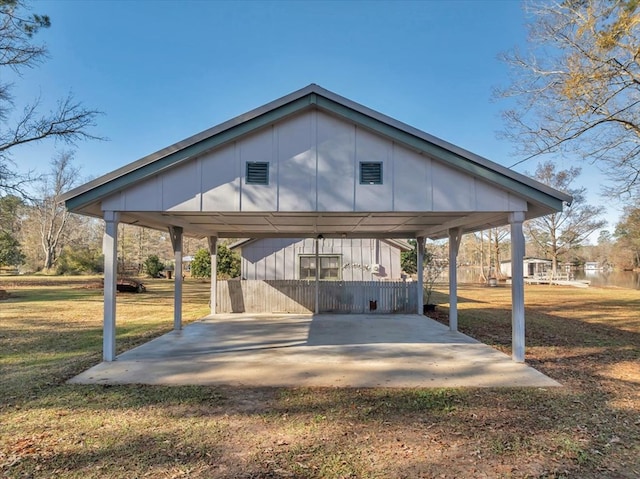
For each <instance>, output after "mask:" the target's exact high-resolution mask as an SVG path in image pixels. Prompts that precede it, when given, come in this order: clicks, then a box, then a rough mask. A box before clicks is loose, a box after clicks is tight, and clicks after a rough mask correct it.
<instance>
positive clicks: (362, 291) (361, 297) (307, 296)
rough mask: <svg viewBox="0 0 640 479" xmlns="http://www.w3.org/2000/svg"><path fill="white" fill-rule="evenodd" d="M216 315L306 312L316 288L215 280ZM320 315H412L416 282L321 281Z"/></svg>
mask: <svg viewBox="0 0 640 479" xmlns="http://www.w3.org/2000/svg"><path fill="white" fill-rule="evenodd" d="M216 297H217V304H216V309H217V312H219V313H309V312H314V311H315V297H316V285H315V282H314V281H301V280H272V281H269V280H267V281H259V280H229V281H218V285H217V295H216ZM319 302H320V312H321V313H331V312H335V313H384V314H389V313H415V312H416V309H417V308H416V283H414V282H404V281H321V282H320V291H319Z"/></svg>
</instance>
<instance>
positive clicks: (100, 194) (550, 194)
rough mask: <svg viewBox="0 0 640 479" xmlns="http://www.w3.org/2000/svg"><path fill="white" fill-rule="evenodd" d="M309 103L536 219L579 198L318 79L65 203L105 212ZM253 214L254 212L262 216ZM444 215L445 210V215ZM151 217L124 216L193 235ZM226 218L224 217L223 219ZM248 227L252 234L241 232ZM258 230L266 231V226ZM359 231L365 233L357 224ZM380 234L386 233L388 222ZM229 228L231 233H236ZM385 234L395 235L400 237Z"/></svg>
mask: <svg viewBox="0 0 640 479" xmlns="http://www.w3.org/2000/svg"><path fill="white" fill-rule="evenodd" d="M308 109H318V110H322V111H325V112H328V113H330V114H332V115H336V116H338V117H341V118H344V119H347V120H349V121H351V122H353V123H356V124H358V125H360V126H362V127H364V128H366V129H368V130H370V131H372V132H375V133H377V134H379V135H382V136H384V137H387V138H389V139H391V140H393V141H395V142H398V143H400V144H403V145H405V146H406V147H408V148H410V149H412V150H414V151H418V152H420V153H425V154H427V155H428V156H429V157H431V158H434V159H437V160H438V161H441V162H443V163H445V164H447V165H448V166H450V167H453V168H455V169H457V170H460V171H463V172H466V173H468V174H470V175H473V176H474V177H477V178H480V179H482V180H483V181H486V182H488V183H490V184H493V185H496V186H499V187H500V188H502V189H504V190H506V191H509V192H512V193H514V194H516V195H517V196H520V197H522V198H524V199H526V201H527V202H528V204H529V206H530V211H529V213H528V216H529V217H535V216H541V215H543V214H548V213H551V212H553V211H560V210H561V209H562V205H563V203H570V202H571V201H572V197H571V196H569V195H567V194H565V193H563V192H560V191H558V190H555V189H553V188H550V187H548V186H546V185H544V184H542V183H539V182H537V181H535V180H533V179H531V178H529V177H527V176H525V175H522V174H520V173H517V172H515V171H513V170H510V169H508V168H506V167H504V166H502V165H499V164H497V163H495V162H493V161H490V160H488V159H486V158H483V157H481V156H478V155H476V154H474V153H471V152H469V151H467V150H464V149H462V148H460V147H458V146H456V145H453V144H451V143H448V142H446V141H444V140H442V139H440V138H437V137H434V136H432V135H430V134H428V133H425V132H423V131H421V130H418V129H416V128H414V127H411V126H409V125H407V124H405V123H402V122H400V121H398V120H395V119H393V118H391V117H388V116H386V115H384V114H382V113H379V112H377V111H374V110H372V109H370V108H367V107H365V106H363V105H360V104H358V103H356V102H353V101H351V100H349V99H347V98H344V97H342V96H339V95H337V94H335V93H333V92H331V91H328V90H326V89H324V88H321V87H320V86H318V85H316V84H311V85H308V86H306V87H305V88H302V89H300V90H298V91H296V92H293V93H291V94H289V95H286V96H284V97H282V98H279V99H277V100H275V101H272V102H270V103H268V104H266V105H264V106H261V107H259V108H256V109H254V110H252V111H250V112H247V113H245V114H243V115H240V116H237V117H235V118H233V119H231V120H229V121H226V122H224V123H221V124H219V125H217V126H214V127H213V128H210V129H207V130H205V131H203V132H200V133H198V134H196V135H193V136H191V137H189V138H186V139H184V140H182V141H180V142H178V143H175V144H173V145H171V146H168V147H166V148H163V149H161V150H159V151H157V152H155V153H152V154H150V155H148V156H145V157H143V158H141V159H139V160H137V161H134V162H133V163H130V164H128V165H125V166H123V167H121V168H118V169H116V170H115V171H112V172H110V173H108V174H106V175H103V176H101V177H99V178H96V179H94V180H92V181H90V182H88V183H86V184H84V185H82V186H80V187H78V188H75V189H73V190H71V191H69V192H67V193H65V194H64V195H62V196H61V201H64V202H65V205H66V207H67V208H68V209H69V210H70V211H72V212H76V213H81V214H87V215H92V216H98V217H100V216H101V214H102V212H101V209H100V202H101V200H102V199H104V198H106V197H108V196H110V195H113V194H114V193H117V192H118V191H122V190H124V189H126V188H127V187H130V186H131V185H134V184H136V183H137V182H140V181H142V180H144V179H146V178H149V177H151V176H153V175H157V174H158V173H161V172H163V171H165V170H168V169H170V168H173V167H175V166H177V165H179V164H181V163H183V162H185V161H188V160H189V159H191V158H194V157H196V156H198V155H201V154H202V153H204V152H206V151H209V150H211V149H213V148H217V147H219V146H221V145H224V144H227V143H229V142H232V141H235V140H237V139H239V138H240V137H243V136H245V135H246V134H248V133H250V132H252V131H255V130H257V129H260V128H263V127H265V126H268V125H270V124H274V123H276V122H278V121H280V120H282V119H284V118H287V117H289V116H291V115H294V114H298V113H300V112H302V111H305V110H308ZM164 213H166V212H164ZM211 213H218V212H211ZM311 214H313V213H311ZM349 214H350V215H351V216H354V218H355V217H356V216H357V217H358V218H359V216H361V215H359V214H354V213H353V212H350V213H349ZM141 215H142V214H141ZM265 215H267V216H270V217H271V218H272V219H278V217H279V214H278V213H265ZM318 215H324V216H327V215H326V213H320V212H318ZM387 215H389V213H386V214H382V215H380V216H382V217H384V216H387ZM420 215H422V217H424V219H425V224H426V225H427V226H428V230H425V231H427V232H428V234H429V235H430V236H431V237H443V236H445V235H446V233H445V230H442V231H440V230H438V228H436V227H435V226H434V225H433V224H432V223H431V222H429V218H428V216H429V213H428V212H421V213H416V217H417V216H420ZM190 216H192V217H193V216H197V215H193V214H192V213H191V214H190ZM218 216H220V217H221V218H222V217H223V216H224V217H225V218H228V217H229V215H228V214H227V213H224V214H223V213H219V214H218ZM237 216H238V217H240V218H241V217H242V213H239V214H238V215H237ZM253 216H255V214H254V215H253ZM437 216H438V214H433V217H434V218H433V219H434V220H435V219H436V217H437ZM439 216H442V215H441V214H439ZM358 218H355V219H352V222H353V223H354V226H357V224H358V221H360V220H359V219H358ZM370 218H371V219H372V220H376V218H377V216H376V215H375V214H373V215H370ZM147 220H148V221H143V220H142V217H141V216H140V215H138V216H137V217H136V218H133V217H131V218H122V221H124V222H135V223H136V224H140V225H143V226H149V227H156V228H157V227H162V226H164V225H165V223H166V224H173V225H176V224H180V225H181V226H185V234H189V233H190V231H189V228H188V226H189V221H188V220H187V221H186V222H185V221H184V218H181V217H180V214H179V213H173V212H172V213H170V214H167V215H164V216H163V215H158V214H157V212H156V213H155V216H154V213H150V214H148V215H147ZM234 221H235V219H234ZM240 221H241V220H240ZM221 222H222V223H224V221H222V220H221ZM443 223H444V224H445V225H453V226H454V227H462V228H463V229H464V230H465V231H477V230H479V229H484V228H485V227H491V226H497V225H498V223H501V224H504V219H503V218H496V217H495V215H487V214H482V215H480V214H479V215H476V216H475V217H473V218H471V217H470V216H469V215H468V212H457V213H456V214H454V215H452V216H451V218H450V219H449V221H444V222H443ZM316 224H317V222H316ZM447 227H450V226H447ZM243 232H244V233H245V234H242V233H243ZM256 232H257V233H261V232H260V231H256ZM352 232H353V233H358V232H357V231H355V229H354V230H353V231H352ZM191 233H194V234H195V235H196V236H202V235H203V234H204V233H203V232H202V231H194V232H191ZM266 233H269V232H266ZM311 233H315V232H312V231H309V234H311ZM377 233H379V234H380V235H383V234H384V228H383V229H382V230H380V231H378V232H377ZM229 234H230V235H231V233H229ZM233 234H234V235H235V237H239V236H244V237H247V236H250V237H256V236H260V235H259V234H258V235H255V234H253V232H252V231H251V228H250V227H248V228H245V229H244V230H242V229H239V231H237V232H234V233H233ZM265 236H268V234H265ZM279 236H282V235H279ZM359 236H360V237H363V236H362V234H359ZM288 237H291V235H288ZM354 237H355V236H354ZM378 237H384V236H378ZM386 237H387V238H389V237H393V235H388V236H386ZM395 237H398V236H395Z"/></svg>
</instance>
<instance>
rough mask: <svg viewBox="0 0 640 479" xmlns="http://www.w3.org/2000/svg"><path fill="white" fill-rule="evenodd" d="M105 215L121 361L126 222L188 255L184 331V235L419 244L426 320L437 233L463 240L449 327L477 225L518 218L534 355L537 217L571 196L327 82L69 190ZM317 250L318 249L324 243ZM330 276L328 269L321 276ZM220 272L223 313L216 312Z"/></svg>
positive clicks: (520, 319) (108, 292) (520, 338)
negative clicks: (531, 258) (531, 261)
mask: <svg viewBox="0 0 640 479" xmlns="http://www.w3.org/2000/svg"><path fill="white" fill-rule="evenodd" d="M62 199H63V201H64V202H65V204H66V207H67V208H68V209H69V210H70V211H72V212H75V213H80V214H85V215H90V216H94V217H98V218H102V219H103V220H104V221H105V234H104V242H103V251H104V257H105V282H104V284H105V288H104V328H103V330H104V333H103V334H104V337H103V358H104V361H105V362H111V361H113V360H114V359H115V356H116V355H115V351H116V338H115V331H116V329H115V324H116V300H115V297H116V295H115V293H116V276H117V227H118V224H119V223H120V222H123V223H128V224H134V225H138V226H143V227H148V228H154V229H161V230H168V231H169V233H170V236H171V241H172V245H173V249H174V253H175V265H176V266H175V267H176V275H175V303H174V329H175V330H176V331H180V330H181V329H182V314H181V305H182V275H181V274H179V273H178V272H180V271H181V270H182V239H183V236H184V235H190V236H195V237H199V238H207V239H208V243H209V248H210V253H211V262H212V270H214V271H215V265H216V247H217V242H218V239H220V238H261V237H286V238H296V237H297V238H300V237H311V238H316V240H319V239H320V238H328V237H343V238H348V237H352V238H382V239H385V238H389V239H390V238H402V239H407V238H415V239H416V240H417V244H418V278H417V289H416V294H417V295H419V297H420V300H419V301H418V302H417V303H418V307H417V310H416V314H421V313H422V300H421V296H422V280H423V278H422V270H423V268H422V265H423V258H424V241H425V238H431V239H442V238H447V239H448V240H449V246H450V247H449V264H450V266H449V278H450V284H449V301H450V315H449V329H450V330H451V331H454V332H455V331H457V286H456V263H457V252H458V247H459V245H460V239H461V237H462V235H463V234H464V233H469V232H474V231H480V230H483V229H487V228H491V227H497V226H504V225H510V228H511V245H512V247H511V262H512V265H513V269H512V276H513V280H512V346H513V347H512V351H513V354H512V358H513V360H514V361H516V362H523V361H524V358H525V342H524V326H525V315H524V284H523V271H522V268H523V261H522V260H523V257H524V237H523V233H522V225H523V222H524V221H525V220H527V219H530V218H535V217H539V216H542V215H546V214H549V213H552V212H555V211H560V210H562V206H563V203H564V202H570V201H571V197H570V196H568V195H566V194H564V193H562V192H559V191H556V190H554V189H552V188H549V187H547V186H545V185H542V184H540V183H538V182H536V181H534V180H532V179H530V178H528V177H526V176H523V175H520V174H518V173H516V172H514V171H511V170H509V169H507V168H505V167H502V166H500V165H498V164H497V163H494V162H492V161H489V160H487V159H485V158H482V157H479V156H478V155H475V154H473V153H471V152H468V151H466V150H463V149H461V148H459V147H457V146H455V145H452V144H450V143H447V142H445V141H443V140H440V139H438V138H436V137H433V136H431V135H429V134H427V133H425V132H422V131H420V130H417V129H415V128H412V127H410V126H408V125H405V124H403V123H401V122H399V121H397V120H394V119H393V118H390V117H387V116H385V115H383V114H381V113H378V112H376V111H373V110H371V109H369V108H367V107H364V106H362V105H360V104H357V103H355V102H352V101H350V100H348V99H346V98H343V97H341V96H339V95H336V94H334V93H332V92H330V91H328V90H325V89H323V88H321V87H319V86H317V85H314V84H312V85H309V86H307V87H305V88H303V89H301V90H299V91H296V92H294V93H291V94H289V95H287V96H285V97H283V98H280V99H278V100H275V101H273V102H271V103H269V104H267V105H264V106H262V107H260V108H257V109H255V110H252V111H250V112H248V113H246V114H244V115H240V116H239V117H236V118H234V119H232V120H229V121H227V122H225V123H222V124H220V125H218V126H215V127H213V128H211V129H209V130H206V131H203V132H201V133H198V134H196V135H194V136H192V137H190V138H187V139H185V140H183V141H181V142H178V143H176V144H174V145H171V146H169V147H167V148H164V149H162V150H160V151H158V152H156V153H153V154H151V155H149V156H146V157H144V158H142V159H140V160H138V161H135V162H133V163H131V164H129V165H126V166H124V167H122V168H120V169H117V170H115V171H113V172H111V173H108V174H106V175H104V176H102V177H100V178H97V179H95V180H93V181H91V182H89V183H87V184H85V185H83V186H81V187H79V188H76V189H74V190H72V191H70V192H68V193H66V194H65V195H63V198H62ZM316 250H317V249H316ZM318 280H319V278H318V277H317V276H316V281H318ZM215 290H216V280H215V275H213V277H212V281H211V313H212V314H215V313H216V295H215Z"/></svg>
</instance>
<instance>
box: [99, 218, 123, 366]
mask: <svg viewBox="0 0 640 479" xmlns="http://www.w3.org/2000/svg"><path fill="white" fill-rule="evenodd" d="M103 218H104V222H105V228H104V236H103V238H102V253H103V254H104V317H103V323H102V359H103V361H107V362H111V361H114V360H115V359H116V291H117V281H118V223H119V221H120V213H118V212H117V211H105V212H104V213H103Z"/></svg>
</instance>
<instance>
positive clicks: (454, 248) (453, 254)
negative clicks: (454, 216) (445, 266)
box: [449, 228, 462, 331]
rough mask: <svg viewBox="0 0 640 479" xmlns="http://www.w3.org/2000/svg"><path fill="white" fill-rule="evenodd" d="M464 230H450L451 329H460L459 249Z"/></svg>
mask: <svg viewBox="0 0 640 479" xmlns="http://www.w3.org/2000/svg"><path fill="white" fill-rule="evenodd" d="M461 238H462V230H461V229H460V228H451V229H450V230H449V330H450V331H457V330H458V268H457V266H458V250H459V249H460V240H461Z"/></svg>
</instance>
